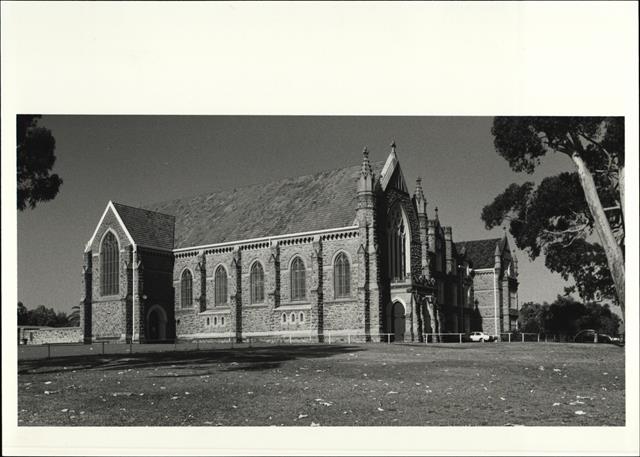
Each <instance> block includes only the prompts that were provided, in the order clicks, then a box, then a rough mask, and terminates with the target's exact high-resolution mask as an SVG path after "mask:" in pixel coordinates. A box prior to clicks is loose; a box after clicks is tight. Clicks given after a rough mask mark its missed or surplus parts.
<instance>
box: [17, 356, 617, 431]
mask: <svg viewBox="0 0 640 457" xmlns="http://www.w3.org/2000/svg"><path fill="white" fill-rule="evenodd" d="M18 370H19V374H18V425H48V426H52V425H62V426H70V425H81V426H94V425H107V426H120V425H121V426H140V425H149V426H161V425H171V426H176V425H200V426H214V425H222V426H232V425H253V426H256V425H265V426H266V425H285V426H309V425H333V426H341V425H356V426H365V425H417V426H434V425H444V426H449V425H496V426H503V425H571V426H576V425H590V426H593V425H607V426H611V425H619V426H623V425H624V424H625V415H624V413H625V410H624V402H625V392H624V389H625V378H624V348H619V347H616V346H610V345H593V344H544V343H511V344H508V343H495V344H479V343H475V344H474V343H468V344H429V345H418V344H391V345H387V344H369V345H327V344H325V345H320V344H316V345H282V346H273V345H265V346H261V347H253V348H247V347H245V348H234V349H231V348H219V349H215V350H209V349H207V350H200V351H191V352H149V353H135V354H131V355H129V354H111V355H108V354H107V355H81V356H69V357H62V358H52V359H45V360H23V361H20V362H19V366H18Z"/></svg>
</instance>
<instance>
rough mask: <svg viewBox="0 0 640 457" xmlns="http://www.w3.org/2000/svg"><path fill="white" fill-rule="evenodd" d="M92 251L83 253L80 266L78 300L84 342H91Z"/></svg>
mask: <svg viewBox="0 0 640 457" xmlns="http://www.w3.org/2000/svg"><path fill="white" fill-rule="evenodd" d="M92 255H93V254H92V252H91V251H87V252H85V253H84V264H83V266H82V283H83V292H84V293H83V297H82V301H81V302H80V328H81V329H82V333H83V337H84V342H85V343H87V344H89V343H91V337H92V335H93V331H92V319H91V317H92V306H93V304H92V302H93V265H92V263H93V257H92Z"/></svg>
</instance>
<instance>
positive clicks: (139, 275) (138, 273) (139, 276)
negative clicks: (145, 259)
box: [133, 252, 146, 343]
mask: <svg viewBox="0 0 640 457" xmlns="http://www.w3.org/2000/svg"><path fill="white" fill-rule="evenodd" d="M134 254H135V253H134ZM133 277H134V278H135V285H136V286H135V290H134V291H133V315H134V316H135V318H134V321H133V324H134V327H133V341H134V342H138V343H144V342H145V340H146V338H145V324H146V322H145V315H144V298H143V297H144V295H143V294H144V266H143V265H142V256H141V255H140V253H139V252H138V253H137V255H135V258H134V270H133Z"/></svg>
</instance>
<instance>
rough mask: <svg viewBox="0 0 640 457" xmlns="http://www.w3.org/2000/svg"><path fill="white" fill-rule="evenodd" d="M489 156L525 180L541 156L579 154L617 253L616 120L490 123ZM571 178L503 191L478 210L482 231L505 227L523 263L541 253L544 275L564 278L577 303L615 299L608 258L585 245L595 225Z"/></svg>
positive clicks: (620, 162) (620, 227) (619, 149)
mask: <svg viewBox="0 0 640 457" xmlns="http://www.w3.org/2000/svg"><path fill="white" fill-rule="evenodd" d="M491 132H492V134H493V135H494V145H495V148H496V150H497V152H498V153H499V154H500V155H501V156H502V157H504V158H505V159H506V160H507V161H508V162H509V165H510V166H511V168H512V169H513V170H515V171H518V172H526V173H532V172H533V171H534V170H535V167H536V166H537V165H538V164H540V161H541V159H542V157H543V156H544V155H545V154H547V153H549V152H560V153H564V154H568V155H571V154H580V156H581V157H582V159H583V160H584V162H585V163H586V165H587V167H588V169H589V171H590V172H591V173H592V175H593V178H594V183H595V186H596V191H597V194H598V197H599V198H600V201H601V204H602V205H603V207H616V206H617V207H619V208H620V210H617V211H616V210H613V211H608V212H607V213H606V217H607V219H608V222H609V224H610V226H611V228H612V231H613V234H614V236H615V238H616V241H617V243H618V244H619V245H620V247H621V249H622V250H623V252H624V220H623V211H622V203H623V202H622V200H621V197H620V190H621V189H620V185H619V184H620V177H621V176H622V173H623V167H624V119H623V118H605V117H496V118H495V119H494V123H493V128H492V130H491ZM582 186H583V183H581V181H580V178H579V177H578V174H577V173H568V172H563V173H560V174H558V175H556V176H552V177H548V178H545V179H543V180H542V182H541V183H540V184H539V185H538V186H537V187H536V186H535V184H534V183H533V182H526V183H524V184H521V185H519V184H511V185H510V186H509V187H508V188H507V189H506V190H505V191H504V192H503V193H501V194H500V195H498V196H497V197H496V198H495V199H494V201H493V202H492V203H491V204H489V205H487V206H485V207H484V208H483V210H482V216H481V217H482V219H483V221H484V222H485V226H486V227H487V229H491V228H493V227H496V226H499V225H501V224H503V223H504V222H507V223H508V224H509V231H510V233H511V234H512V236H513V237H514V239H515V243H516V245H517V246H518V247H519V248H520V249H521V250H524V251H525V252H527V254H528V255H529V257H530V258H531V259H535V258H537V257H538V256H540V255H541V254H544V256H545V264H546V266H547V268H549V269H550V270H551V271H554V272H557V273H560V274H561V275H562V277H563V278H564V279H565V280H566V279H569V278H570V277H571V278H573V279H574V281H575V282H576V284H577V289H578V292H579V293H580V296H581V297H582V298H583V299H585V300H591V299H593V298H594V297H595V295H596V293H600V294H602V296H604V297H609V298H616V289H615V287H614V281H613V279H612V277H611V273H610V268H609V267H610V265H609V263H608V262H609V259H608V258H607V255H606V253H605V251H604V249H603V248H602V245H600V244H598V243H594V242H591V241H590V240H591V239H592V238H593V237H592V235H593V234H594V229H595V225H594V224H595V221H594V218H593V216H592V214H591V211H590V208H589V206H588V204H587V201H586V199H585V193H584V188H583V187H582Z"/></svg>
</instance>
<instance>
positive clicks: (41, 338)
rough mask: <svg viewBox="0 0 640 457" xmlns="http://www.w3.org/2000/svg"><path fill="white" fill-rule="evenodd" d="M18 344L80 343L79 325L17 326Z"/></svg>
mask: <svg viewBox="0 0 640 457" xmlns="http://www.w3.org/2000/svg"><path fill="white" fill-rule="evenodd" d="M18 335H19V343H20V344H55V343H81V342H82V341H83V331H82V328H81V327H51V328H19V329H18Z"/></svg>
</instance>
